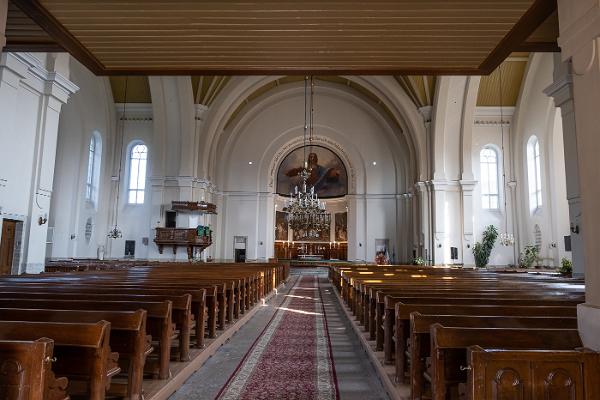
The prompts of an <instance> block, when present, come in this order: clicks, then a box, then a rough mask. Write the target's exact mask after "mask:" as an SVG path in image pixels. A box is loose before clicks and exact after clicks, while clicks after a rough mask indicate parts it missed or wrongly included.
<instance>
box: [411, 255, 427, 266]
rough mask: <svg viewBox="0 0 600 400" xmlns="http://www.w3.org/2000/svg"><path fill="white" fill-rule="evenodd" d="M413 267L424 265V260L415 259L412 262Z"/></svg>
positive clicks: (420, 258)
mask: <svg viewBox="0 0 600 400" xmlns="http://www.w3.org/2000/svg"><path fill="white" fill-rule="evenodd" d="M413 265H425V259H424V258H423V257H416V258H415V259H414V260H413Z"/></svg>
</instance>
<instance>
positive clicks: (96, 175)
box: [85, 132, 102, 203]
mask: <svg viewBox="0 0 600 400" xmlns="http://www.w3.org/2000/svg"><path fill="white" fill-rule="evenodd" d="M101 157H102V139H101V138H100V135H99V134H98V133H97V132H94V133H93V134H92V138H91V139H90V145H89V147H88V170H87V179H86V181H85V199H86V200H87V201H90V202H92V203H96V201H97V199H98V184H99V181H100V159H101Z"/></svg>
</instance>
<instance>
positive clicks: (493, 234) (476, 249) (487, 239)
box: [473, 225, 498, 268]
mask: <svg viewBox="0 0 600 400" xmlns="http://www.w3.org/2000/svg"><path fill="white" fill-rule="evenodd" d="M497 238H498V229H496V227H495V226H494V225H489V226H488V227H487V228H485V230H484V231H483V237H482V238H481V242H477V243H475V244H474V245H473V256H474V257H475V266H476V267H477V268H483V267H485V266H486V265H487V264H488V262H489V261H490V255H491V254H492V249H493V248H494V244H495V243H496V239H497Z"/></svg>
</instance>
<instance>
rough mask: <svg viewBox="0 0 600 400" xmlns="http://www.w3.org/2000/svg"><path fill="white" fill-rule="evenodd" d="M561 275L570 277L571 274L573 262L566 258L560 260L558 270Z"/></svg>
mask: <svg viewBox="0 0 600 400" xmlns="http://www.w3.org/2000/svg"><path fill="white" fill-rule="evenodd" d="M558 272H560V274H561V275H571V274H572V273H573V262H572V261H571V260H569V259H568V258H563V259H562V260H560V268H559V269H558Z"/></svg>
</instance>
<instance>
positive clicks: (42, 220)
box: [38, 214, 48, 225]
mask: <svg viewBox="0 0 600 400" xmlns="http://www.w3.org/2000/svg"><path fill="white" fill-rule="evenodd" d="M47 222H48V214H44V215H40V217H39V218H38V225H44V224H45V223H47Z"/></svg>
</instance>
